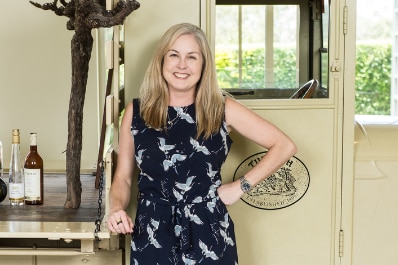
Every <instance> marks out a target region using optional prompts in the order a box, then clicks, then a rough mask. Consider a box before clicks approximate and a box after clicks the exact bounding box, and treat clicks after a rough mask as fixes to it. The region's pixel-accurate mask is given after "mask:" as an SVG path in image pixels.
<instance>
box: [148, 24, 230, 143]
mask: <svg viewBox="0 0 398 265" xmlns="http://www.w3.org/2000/svg"><path fill="white" fill-rule="evenodd" d="M187 34H191V35H193V36H194V37H195V38H196V41H197V42H198V44H199V47H200V49H201V53H202V56H203V67H202V75H201V78H200V80H199V81H198V83H197V87H196V96H195V111H196V126H197V135H196V137H197V138H198V137H200V136H201V135H202V136H203V137H204V138H208V137H210V136H211V135H212V134H213V133H216V132H218V130H219V129H220V126H221V123H222V121H223V118H224V96H223V95H224V94H226V93H224V91H223V90H222V89H220V88H219V86H218V82H217V76H216V69H215V64H214V60H213V55H212V53H211V50H210V46H209V43H208V41H207V38H206V35H205V33H204V32H203V31H202V30H201V29H200V28H199V27H197V26H195V25H192V24H189V23H181V24H177V25H174V26H172V27H171V28H170V29H169V30H167V31H166V33H165V34H164V35H163V36H162V38H161V39H160V42H159V44H158V47H157V50H156V52H155V54H154V55H153V57H152V60H151V61H150V63H149V66H148V68H147V70H146V73H145V76H144V80H143V83H142V85H141V88H140V101H141V104H140V105H141V108H140V114H141V117H142V119H143V120H144V121H145V123H146V124H147V125H148V126H150V127H152V128H155V129H165V128H166V123H167V111H168V105H169V94H168V88H167V83H166V81H165V79H164V78H163V75H162V67H163V61H164V56H165V55H166V53H167V52H168V51H169V49H170V47H171V46H172V45H173V43H174V42H175V41H176V39H177V38H179V37H180V36H181V35H187Z"/></svg>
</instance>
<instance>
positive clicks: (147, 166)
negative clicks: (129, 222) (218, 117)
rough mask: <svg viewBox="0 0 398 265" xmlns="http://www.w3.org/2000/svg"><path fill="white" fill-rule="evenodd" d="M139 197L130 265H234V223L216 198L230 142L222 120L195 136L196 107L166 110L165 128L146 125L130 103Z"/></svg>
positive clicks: (137, 108) (137, 103)
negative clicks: (170, 119)
mask: <svg viewBox="0 0 398 265" xmlns="http://www.w3.org/2000/svg"><path fill="white" fill-rule="evenodd" d="M133 105H134V115H133V120H132V126H131V134H132V137H133V138H134V144H135V154H136V155H135V161H136V163H137V166H138V168H139V169H140V173H139V176H138V189H139V199H138V206H137V214H136V219H135V227H134V231H133V234H132V237H131V260H130V262H131V264H134V265H190V264H195V265H196V264H197V265H220V264H223V265H237V264H238V258H237V250H236V244H235V234H234V225H233V222H232V220H231V218H230V216H229V214H228V211H227V208H226V206H225V205H224V204H223V203H222V201H221V200H220V198H219V196H218V194H217V188H218V187H219V186H220V185H221V176H220V171H221V166H222V165H223V163H224V162H225V159H226V156H227V154H228V152H229V150H230V146H231V144H232V140H231V139H230V137H229V134H228V130H227V127H226V123H225V121H224V122H223V123H222V126H221V128H220V131H219V132H218V133H215V134H213V135H212V136H211V137H209V138H208V139H204V138H203V137H199V138H196V132H197V131H196V121H195V119H196V115H195V106H194V104H191V105H189V106H186V107H169V108H168V116H169V117H178V118H177V119H175V120H174V122H173V124H172V125H171V126H169V127H168V128H167V130H155V129H153V128H150V127H148V126H146V124H145V122H144V121H143V120H142V119H141V117H140V111H139V100H137V99H135V100H134V101H133Z"/></svg>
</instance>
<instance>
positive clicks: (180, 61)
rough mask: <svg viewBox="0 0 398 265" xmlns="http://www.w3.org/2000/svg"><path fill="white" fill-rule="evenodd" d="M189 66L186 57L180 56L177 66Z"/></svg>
mask: <svg viewBox="0 0 398 265" xmlns="http://www.w3.org/2000/svg"><path fill="white" fill-rule="evenodd" d="M186 66H187V64H186V62H185V59H184V58H180V59H179V61H178V64H177V67H179V68H185V67H186Z"/></svg>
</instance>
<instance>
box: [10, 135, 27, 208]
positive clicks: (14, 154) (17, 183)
mask: <svg viewBox="0 0 398 265" xmlns="http://www.w3.org/2000/svg"><path fill="white" fill-rule="evenodd" d="M8 182H9V183H8V185H9V186H8V192H9V196H8V199H9V201H10V204H11V205H23V204H24V199H25V190H24V180H23V170H22V164H21V151H20V136H19V130H18V129H14V130H12V146H11V161H10V171H9V180H8Z"/></svg>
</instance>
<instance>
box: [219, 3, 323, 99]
mask: <svg viewBox="0 0 398 265" xmlns="http://www.w3.org/2000/svg"><path fill="white" fill-rule="evenodd" d="M242 3H243V2H242ZM303 3H304V2H303V1H301V2H299V1H298V2H297V5H258V4H257V5H217V6H216V34H215V36H216V39H215V43H216V47H215V60H216V67H217V74H218V80H219V84H220V86H221V87H222V88H224V89H227V90H228V91H229V92H231V93H233V94H235V95H236V94H238V95H240V98H242V96H241V95H246V96H244V97H243V98H290V97H291V96H292V95H293V94H294V92H296V91H297V90H298V88H299V87H300V86H302V85H304V84H305V83H306V82H308V81H309V80H310V79H313V78H315V79H317V80H318V81H325V82H324V83H325V84H327V72H328V67H327V58H328V53H327V44H326V45H324V43H325V42H327V41H328V40H327V35H328V34H327V33H325V32H323V29H324V28H326V30H328V25H327V24H328V19H329V17H328V16H326V19H324V20H322V19H319V20H317V21H316V22H314V21H313V16H312V14H311V12H314V11H313V10H314V9H316V8H317V7H308V3H306V4H303ZM320 8H321V7H319V10H316V12H318V13H320ZM326 9H327V8H326ZM327 11H328V9H327ZM323 17H324V16H322V18H323ZM287 18H288V19H287ZM318 21H321V23H319V22H318ZM322 21H325V22H326V23H325V24H324V25H323V26H322ZM314 50H315V51H316V50H318V51H319V52H315V53H314ZM323 68H324V69H323ZM325 72H326V75H325ZM314 73H317V75H316V76H314ZM322 90H323V91H322ZM317 91H318V90H317ZM325 91H326V92H325ZM318 92H319V93H316V97H327V96H328V93H327V88H326V86H324V88H323V89H322V88H321V87H320V89H319V91H318ZM247 94H248V95H247Z"/></svg>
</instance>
